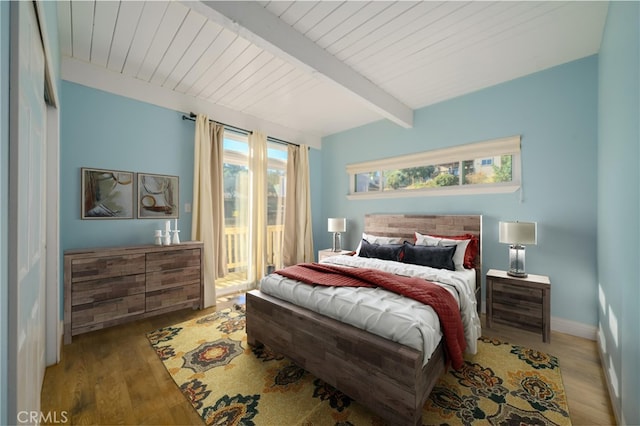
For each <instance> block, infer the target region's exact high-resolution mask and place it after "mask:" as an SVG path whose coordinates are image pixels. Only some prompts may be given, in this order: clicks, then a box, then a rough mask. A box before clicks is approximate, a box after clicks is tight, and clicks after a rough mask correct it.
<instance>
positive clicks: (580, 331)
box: [551, 317, 598, 341]
mask: <svg viewBox="0 0 640 426" xmlns="http://www.w3.org/2000/svg"><path fill="white" fill-rule="evenodd" d="M551 330H553V331H558V332H560V333H565V334H570V335H572V336H576V337H582V338H584V339H589V340H594V341H595V340H596V337H597V335H598V328H597V327H596V326H595V325H587V324H583V323H581V322H576V321H571V320H568V319H564V318H558V317H551Z"/></svg>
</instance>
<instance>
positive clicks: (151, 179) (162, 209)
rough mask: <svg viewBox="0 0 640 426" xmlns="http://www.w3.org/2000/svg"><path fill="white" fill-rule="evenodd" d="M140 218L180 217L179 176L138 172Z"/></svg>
mask: <svg viewBox="0 0 640 426" xmlns="http://www.w3.org/2000/svg"><path fill="white" fill-rule="evenodd" d="M137 181H138V219H177V218H178V217H179V211H180V209H179V206H180V193H179V189H180V188H179V183H180V180H179V177H178V176H171V175H159V174H154V173H138V179H137Z"/></svg>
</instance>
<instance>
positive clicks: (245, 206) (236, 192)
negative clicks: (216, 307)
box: [216, 130, 287, 296]
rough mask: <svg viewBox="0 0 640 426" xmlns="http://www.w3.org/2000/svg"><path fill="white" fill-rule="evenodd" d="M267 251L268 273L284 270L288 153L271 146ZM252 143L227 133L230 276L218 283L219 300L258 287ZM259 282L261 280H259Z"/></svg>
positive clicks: (228, 261)
mask: <svg viewBox="0 0 640 426" xmlns="http://www.w3.org/2000/svg"><path fill="white" fill-rule="evenodd" d="M267 157H268V165H267V168H268V171H267V181H268V194H267V196H268V198H267V204H268V206H267V211H266V212H265V214H266V215H267V229H266V230H265V232H266V233H267V249H266V253H264V256H265V259H266V263H267V265H268V269H270V270H273V269H276V268H280V267H281V266H282V255H281V253H282V228H283V218H284V199H285V198H284V197H285V187H286V185H285V179H286V176H285V175H286V168H287V149H286V146H285V145H282V144H278V143H273V142H269V143H268V144H267ZM249 173H250V170H249V142H248V137H247V135H245V134H240V133H236V132H232V131H228V130H225V135H224V216H225V236H224V237H225V244H226V249H227V267H228V270H229V273H228V274H227V275H226V276H225V277H222V278H218V279H217V280H216V294H217V296H224V295H228V294H231V293H236V292H239V291H243V290H247V289H249V288H252V287H253V286H254V284H255V283H254V282H251V281H250V278H249V277H252V276H255V275H256V274H254V273H253V271H252V270H251V268H252V265H251V262H249V259H250V249H251V247H250V241H249V220H250V217H251V216H250V214H249V213H250V211H251V209H252V206H251V202H250V194H249V191H250V187H249V182H250V180H249ZM257 278H258V279H259V278H260V277H257Z"/></svg>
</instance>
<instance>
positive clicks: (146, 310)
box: [64, 242, 204, 344]
mask: <svg viewBox="0 0 640 426" xmlns="http://www.w3.org/2000/svg"><path fill="white" fill-rule="evenodd" d="M202 251H203V245H202V243H201V242H186V243H181V244H178V245H172V246H155V245H144V246H127V247H113V248H95V249H79V250H67V251H65V252H64V342H65V344H66V343H71V339H72V337H73V336H76V335H78V334H82V333H86V332H89V331H93V330H99V329H101V328H105V327H110V326H113V325H117V324H122V323H125V322H129V321H133V320H137V319H140V318H145V317H149V316H154V315H159V314H163V313H165V312H170V311H175V310H179V309H184V308H194V309H195V308H199V309H202V308H203V307H204V279H203V275H202V274H203V267H202V261H203V253H202Z"/></svg>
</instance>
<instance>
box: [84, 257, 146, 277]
mask: <svg viewBox="0 0 640 426" xmlns="http://www.w3.org/2000/svg"><path fill="white" fill-rule="evenodd" d="M144 261H145V255H144V253H142V254H123V255H118V256H105V257H89V258H84V259H74V260H73V261H72V262H71V276H72V277H73V278H72V282H79V281H87V280H96V279H102V278H109V277H117V276H122V275H135V274H144V272H145V265H144Z"/></svg>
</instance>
